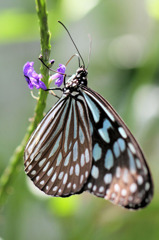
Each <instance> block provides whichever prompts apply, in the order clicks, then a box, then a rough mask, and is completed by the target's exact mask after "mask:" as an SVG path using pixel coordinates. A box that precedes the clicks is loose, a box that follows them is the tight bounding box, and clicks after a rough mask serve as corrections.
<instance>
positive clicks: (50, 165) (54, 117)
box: [24, 67, 153, 209]
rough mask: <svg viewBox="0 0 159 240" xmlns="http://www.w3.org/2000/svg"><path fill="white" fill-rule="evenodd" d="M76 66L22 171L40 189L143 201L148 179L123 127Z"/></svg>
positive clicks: (149, 191)
mask: <svg viewBox="0 0 159 240" xmlns="http://www.w3.org/2000/svg"><path fill="white" fill-rule="evenodd" d="M87 74H88V72H87V70H86V69H85V68H84V67H80V68H79V69H77V72H76V74H75V75H73V76H72V77H71V78H70V79H68V80H67V82H66V83H65V86H64V88H63V89H62V91H63V95H62V97H61V99H60V100H59V101H58V102H57V103H56V104H55V106H54V107H53V108H52V109H51V110H50V111H49V112H48V113H47V114H46V116H45V117H44V119H43V120H42V121H41V123H40V124H39V125H38V127H37V129H36V130H35V131H34V133H33V134H32V136H31V137H30V140H29V141H28V144H27V145H26V148H25V152H24V165H25V171H26V173H27V175H28V176H29V177H30V178H31V180H32V181H33V182H34V184H35V185H36V186H37V187H38V188H39V189H40V190H42V191H43V192H45V193H46V194H48V195H52V196H61V197H66V196H70V195H72V194H76V193H81V192H83V191H89V192H90V193H92V194H94V195H96V196H98V197H102V198H105V199H108V200H110V201H111V202H113V203H115V204H118V205H121V206H123V207H125V208H131V209H138V208H142V207H144V206H146V205H147V204H148V203H149V202H150V201H151V199H152V196H153V183H152V179H151V174H150V171H149V168H148V166H147V164H146V161H145V158H144V155H143V153H142V151H141V149H140V147H139V145H138V143H137V142H136V140H135V138H134V137H133V135H132V134H131V133H130V131H129V129H128V128H127V127H126V125H125V124H124V122H123V121H122V120H121V118H120V117H119V116H118V114H117V113H116V112H115V110H114V109H113V108H112V107H111V106H110V104H109V103H108V102H107V101H106V100H105V99H104V98H103V97H101V96H100V95H99V94H98V93H96V92H95V91H93V90H91V89H89V88H87Z"/></svg>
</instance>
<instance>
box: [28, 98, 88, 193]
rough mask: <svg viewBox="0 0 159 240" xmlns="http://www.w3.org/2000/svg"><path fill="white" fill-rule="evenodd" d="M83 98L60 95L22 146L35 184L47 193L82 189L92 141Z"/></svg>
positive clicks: (72, 191) (29, 173) (74, 191)
mask: <svg viewBox="0 0 159 240" xmlns="http://www.w3.org/2000/svg"><path fill="white" fill-rule="evenodd" d="M88 126H89V116H88V112H87V107H86V103H85V100H84V98H83V97H82V96H80V95H79V94H78V95H77V96H76V97H72V96H67V97H63V98H62V99H60V100H59V101H58V102H57V103H56V105H55V106H54V107H53V108H52V109H51V110H50V111H49V112H48V113H47V114H46V116H45V117H44V119H43V120H42V121H41V123H40V124H39V125H38V127H37V129H36V130H35V131H34V133H33V134H32V136H31V137H30V140H29V142H28V144H27V146H26V148H25V153H24V160H25V162H24V165H25V171H26V173H27V175H28V176H29V177H30V178H31V180H32V181H33V182H34V184H35V185H36V186H37V187H38V188H39V189H40V190H42V191H44V192H45V193H46V194H48V195H52V196H63V197H64V196H69V195H71V194H74V193H76V192H78V191H80V190H81V188H82V187H83V185H84V183H85V182H86V181H87V178H88V176H89V174H90V170H91V166H92V142H91V137H90V129H89V127H88Z"/></svg>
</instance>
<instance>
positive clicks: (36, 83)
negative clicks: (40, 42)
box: [23, 62, 66, 90]
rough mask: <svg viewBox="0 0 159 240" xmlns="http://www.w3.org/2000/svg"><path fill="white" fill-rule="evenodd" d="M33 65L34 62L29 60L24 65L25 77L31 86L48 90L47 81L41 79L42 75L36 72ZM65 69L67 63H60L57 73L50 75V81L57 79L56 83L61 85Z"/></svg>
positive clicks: (31, 87)
mask: <svg viewBox="0 0 159 240" xmlns="http://www.w3.org/2000/svg"><path fill="white" fill-rule="evenodd" d="M33 66H34V62H27V63H26V64H25V65H24V67H23V73H24V77H25V79H26V81H27V83H28V86H29V88H30V89H33V88H34V87H36V88H37V89H39V88H41V89H43V90H47V87H46V85H45V83H44V82H43V81H41V79H42V75H41V74H38V73H36V72H35V70H34V67H33ZM65 71H66V67H65V65H63V64H59V67H58V68H57V70H56V72H57V73H55V74H53V75H52V76H51V77H50V79H49V81H52V80H55V79H56V81H55V84H56V85H57V86H58V87H60V86H61V85H62V83H63V80H64V74H65Z"/></svg>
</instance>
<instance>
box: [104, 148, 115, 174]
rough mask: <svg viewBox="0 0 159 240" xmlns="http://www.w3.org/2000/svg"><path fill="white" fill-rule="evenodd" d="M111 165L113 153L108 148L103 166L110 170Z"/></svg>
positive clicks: (112, 163)
mask: <svg viewBox="0 0 159 240" xmlns="http://www.w3.org/2000/svg"><path fill="white" fill-rule="evenodd" d="M113 165H114V157H113V153H112V151H111V150H110V149H108V151H107V152H106V155H105V159H104V166H105V168H106V169H108V170H110V169H111V168H112V167H113Z"/></svg>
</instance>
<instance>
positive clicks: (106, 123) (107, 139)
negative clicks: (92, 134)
mask: <svg viewBox="0 0 159 240" xmlns="http://www.w3.org/2000/svg"><path fill="white" fill-rule="evenodd" d="M109 128H112V125H111V123H110V121H109V120H108V119H105V120H104V122H103V127H102V128H100V129H99V130H98V132H99V134H100V135H101V137H102V138H103V140H104V141H105V142H107V143H109V142H110V137H109V133H108V129H109Z"/></svg>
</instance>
